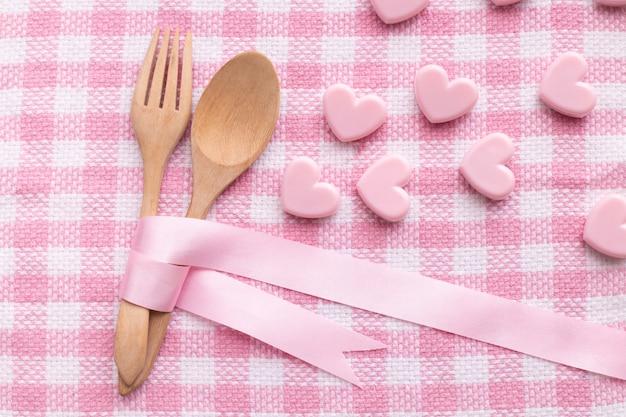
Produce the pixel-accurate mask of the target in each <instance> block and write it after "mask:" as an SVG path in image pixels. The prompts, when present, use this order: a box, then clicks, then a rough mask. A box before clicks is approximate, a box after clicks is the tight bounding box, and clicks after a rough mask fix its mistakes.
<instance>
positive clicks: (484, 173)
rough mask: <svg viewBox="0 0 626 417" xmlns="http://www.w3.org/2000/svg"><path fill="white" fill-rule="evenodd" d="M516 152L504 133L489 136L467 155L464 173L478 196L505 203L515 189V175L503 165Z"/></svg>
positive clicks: (463, 165) (461, 169) (462, 165)
mask: <svg viewBox="0 0 626 417" xmlns="http://www.w3.org/2000/svg"><path fill="white" fill-rule="evenodd" d="M514 149H515V146H514V145H513V142H512V141H511V139H510V138H509V137H508V136H507V135H505V134H504V133H492V134H490V135H487V136H485V137H484V138H482V139H481V140H479V141H478V142H476V143H475V144H474V146H472V147H471V148H470V150H469V151H468V152H467V154H465V157H464V158H463V160H462V161H461V167H460V171H461V174H463V176H464V177H465V179H466V180H467V182H468V183H469V184H470V185H471V186H472V187H474V189H476V191H478V192H479V193H481V194H483V195H484V196H486V197H489V198H491V199H492V200H502V199H503V198H505V197H506V196H507V195H509V193H510V192H511V191H513V187H514V186H515V176H514V175H513V172H511V170H510V169H509V168H507V167H505V166H504V164H505V163H507V162H508V161H509V160H510V159H511V156H512V155H513V151H514Z"/></svg>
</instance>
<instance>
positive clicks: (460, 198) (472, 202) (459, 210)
mask: <svg viewBox="0 0 626 417" xmlns="http://www.w3.org/2000/svg"><path fill="white" fill-rule="evenodd" d="M486 218H487V204H486V202H485V197H484V196H483V195H482V194H479V193H472V194H454V221H458V222H466V221H484V220H485V219H486Z"/></svg>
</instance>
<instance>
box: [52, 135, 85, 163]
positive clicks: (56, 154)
mask: <svg viewBox="0 0 626 417" xmlns="http://www.w3.org/2000/svg"><path fill="white" fill-rule="evenodd" d="M85 152H86V142H84V141H80V140H63V141H55V142H54V143H53V144H52V166H55V167H82V166H84V165H85V157H86V155H85Z"/></svg>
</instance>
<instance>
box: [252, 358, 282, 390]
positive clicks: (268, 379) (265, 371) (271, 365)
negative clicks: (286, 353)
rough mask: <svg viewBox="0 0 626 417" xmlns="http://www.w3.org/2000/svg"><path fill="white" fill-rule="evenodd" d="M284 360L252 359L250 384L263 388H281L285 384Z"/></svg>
mask: <svg viewBox="0 0 626 417" xmlns="http://www.w3.org/2000/svg"><path fill="white" fill-rule="evenodd" d="M283 363H284V361H283V360H282V359H265V358H250V362H249V369H248V372H249V378H250V383H251V384H254V385H261V386H281V385H283V383H284V378H283V376H284V372H285V370H284V365H283Z"/></svg>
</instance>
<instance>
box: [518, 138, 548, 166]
mask: <svg viewBox="0 0 626 417" xmlns="http://www.w3.org/2000/svg"><path fill="white" fill-rule="evenodd" d="M518 154H519V161H520V162H521V163H522V164H537V163H550V162H552V137H551V136H523V137H521V138H520V140H519V152H518Z"/></svg>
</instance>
